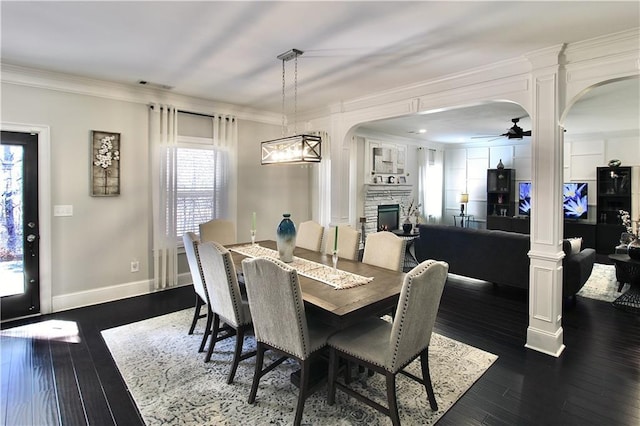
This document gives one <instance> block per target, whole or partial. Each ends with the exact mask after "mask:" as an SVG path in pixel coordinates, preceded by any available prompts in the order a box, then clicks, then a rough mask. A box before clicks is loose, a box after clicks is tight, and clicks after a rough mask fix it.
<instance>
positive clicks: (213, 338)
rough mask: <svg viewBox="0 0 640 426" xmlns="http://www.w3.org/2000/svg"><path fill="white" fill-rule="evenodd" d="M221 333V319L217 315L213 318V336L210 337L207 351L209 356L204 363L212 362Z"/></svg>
mask: <svg viewBox="0 0 640 426" xmlns="http://www.w3.org/2000/svg"><path fill="white" fill-rule="evenodd" d="M219 332H220V317H219V316H218V314H216V315H214V318H213V327H212V330H211V334H210V335H209V350H207V356H206V357H205V358H204V362H209V361H210V360H211V354H212V353H213V348H215V347H216V338H217V337H218V333H219Z"/></svg>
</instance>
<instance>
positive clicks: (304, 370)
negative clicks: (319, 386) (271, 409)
mask: <svg viewBox="0 0 640 426" xmlns="http://www.w3.org/2000/svg"><path fill="white" fill-rule="evenodd" d="M310 365H311V363H310V362H309V360H308V359H307V360H302V361H300V389H299V390H298V392H299V393H298V405H297V407H296V417H295V420H294V421H293V424H294V426H300V423H302V412H303V411H304V401H305V400H306V399H307V392H308V391H309V389H308V388H309V373H310V371H309V370H310V369H309V367H310Z"/></svg>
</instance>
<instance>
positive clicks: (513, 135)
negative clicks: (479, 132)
mask: <svg viewBox="0 0 640 426" xmlns="http://www.w3.org/2000/svg"><path fill="white" fill-rule="evenodd" d="M520 118H522V117H518V118H512V119H511V122H512V123H513V126H511V127H510V128H509V129H507V132H506V133H503V134H501V135H491V136H472V137H471V139H476V138H496V139H497V138H500V137H503V136H506V137H507V139H522V137H523V136H531V130H522V127H520V126H518V122H519V121H520Z"/></svg>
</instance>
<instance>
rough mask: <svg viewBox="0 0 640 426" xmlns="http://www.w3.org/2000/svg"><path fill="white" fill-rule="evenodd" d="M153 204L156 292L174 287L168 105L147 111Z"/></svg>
mask: <svg viewBox="0 0 640 426" xmlns="http://www.w3.org/2000/svg"><path fill="white" fill-rule="evenodd" d="M149 123H150V124H149V126H150V129H149V135H150V144H151V147H150V148H151V149H150V151H151V182H152V183H151V186H152V203H153V279H154V285H155V288H156V289H163V288H167V287H172V286H175V285H176V284H177V283H178V257H177V238H176V221H175V205H176V203H175V192H176V145H177V140H178V111H177V110H176V109H175V108H174V107H171V106H168V105H158V104H154V105H151V107H150V109H149Z"/></svg>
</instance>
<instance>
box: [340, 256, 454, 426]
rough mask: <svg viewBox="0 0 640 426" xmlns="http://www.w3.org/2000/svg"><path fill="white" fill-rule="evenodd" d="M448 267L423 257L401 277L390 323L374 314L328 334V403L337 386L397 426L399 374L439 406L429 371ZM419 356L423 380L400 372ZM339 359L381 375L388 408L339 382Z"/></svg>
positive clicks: (430, 402)
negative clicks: (431, 348)
mask: <svg viewBox="0 0 640 426" xmlns="http://www.w3.org/2000/svg"><path fill="white" fill-rule="evenodd" d="M448 271H449V265H448V264H447V263H445V262H440V261H435V260H425V261H424V262H422V263H421V264H419V265H418V266H416V267H415V268H413V269H412V270H411V271H409V272H408V273H407V274H406V275H405V277H404V281H403V284H402V290H401V292H400V299H399V301H398V307H397V309H396V314H395V316H394V320H393V323H390V322H388V321H385V320H384V319H381V318H375V317H372V318H369V319H368V320H365V321H363V322H360V323H357V324H355V325H353V326H351V327H348V328H346V329H344V330H342V331H339V332H337V333H335V334H333V335H332V336H331V337H329V341H328V343H329V385H328V388H329V392H328V402H329V405H333V404H334V403H335V395H336V387H337V388H338V389H340V390H342V391H344V392H345V393H347V394H348V395H350V396H353V397H354V398H357V399H358V400H359V401H361V402H364V403H365V404H367V405H369V406H371V407H372V408H375V409H376V410H378V411H380V412H382V413H383V414H385V415H387V416H389V417H390V418H391V422H392V423H393V425H400V417H399V414H398V403H397V397H396V376H397V374H398V373H402V374H404V375H406V376H407V377H409V378H411V379H413V380H415V381H417V382H418V383H420V384H422V385H423V386H424V387H425V390H426V392H427V398H428V400H429V405H430V406H431V409H432V410H434V411H437V410H438V403H437V401H436V398H435V394H434V392H433V386H432V384H431V376H430V374H429V342H430V341H431V333H432V331H433V326H434V324H435V320H436V315H437V313H438V308H439V306H440V298H441V296H442V291H443V289H444V284H445V281H446V279H447V272H448ZM418 357H420V364H421V367H422V368H421V370H422V378H419V377H417V376H416V375H414V374H412V373H410V372H408V371H405V370H404V368H405V367H406V366H407V365H409V363H411V362H412V361H413V360H414V359H416V358H418ZM341 358H342V359H345V360H347V361H348V362H354V363H357V364H359V365H361V366H364V367H367V368H368V369H369V370H370V371H371V370H373V371H374V372H377V373H380V374H383V375H384V376H385V378H386V383H387V404H388V406H387V407H384V406H382V405H380V404H378V403H377V402H374V401H372V400H371V399H370V398H368V397H367V396H365V395H362V394H360V393H358V392H356V391H355V390H353V389H352V388H350V387H348V386H347V384H343V383H340V382H338V381H337V376H338V372H339V360H340V359H341Z"/></svg>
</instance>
